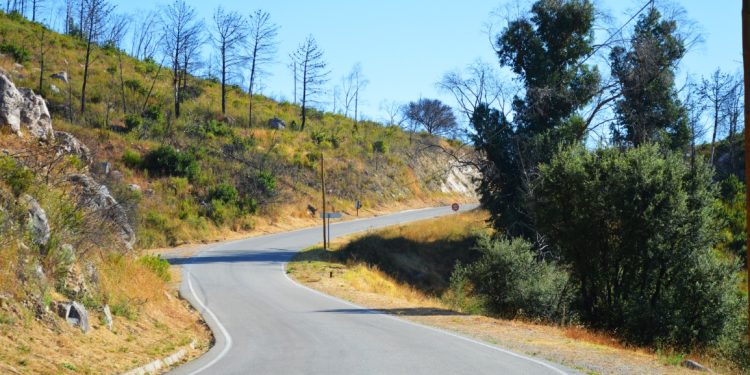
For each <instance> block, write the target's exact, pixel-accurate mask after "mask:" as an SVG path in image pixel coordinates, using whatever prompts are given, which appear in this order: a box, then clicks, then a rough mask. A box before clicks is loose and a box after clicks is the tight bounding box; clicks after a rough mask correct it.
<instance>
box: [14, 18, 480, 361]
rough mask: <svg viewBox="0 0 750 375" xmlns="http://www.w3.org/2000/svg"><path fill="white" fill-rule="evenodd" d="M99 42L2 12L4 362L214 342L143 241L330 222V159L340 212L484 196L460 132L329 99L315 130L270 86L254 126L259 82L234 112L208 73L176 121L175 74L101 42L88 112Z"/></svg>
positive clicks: (143, 356) (238, 99)
mask: <svg viewBox="0 0 750 375" xmlns="http://www.w3.org/2000/svg"><path fill="white" fill-rule="evenodd" d="M84 48H85V45H84V44H83V42H81V41H80V40H78V39H76V38H74V37H71V36H65V35H60V34H58V33H55V32H52V31H50V30H48V29H45V28H44V27H43V26H42V25H40V24H36V23H32V22H29V21H27V20H25V19H23V18H21V17H19V16H17V15H13V14H12V15H6V14H0V53H1V55H0V96H2V102H1V103H0V372H2V373H59V372H66V371H71V372H83V373H103V372H110V371H112V370H113V369H114V370H116V371H126V370H128V369H131V368H133V367H136V366H140V365H143V364H145V363H148V362H149V361H152V360H154V359H155V358H161V357H164V356H167V355H170V354H172V353H175V351H179V352H183V351H184V353H183V354H186V356H184V355H183V357H182V360H184V359H188V358H189V357H191V356H195V355H197V354H199V353H200V352H202V351H205V350H206V349H207V348H208V347H209V346H210V345H211V337H210V333H209V332H208V331H207V329H206V327H205V326H204V324H203V322H202V320H201V318H200V316H199V315H198V314H197V313H196V312H195V311H193V310H191V308H190V307H189V306H188V305H187V303H186V302H184V301H183V300H181V299H180V298H178V296H177V286H178V285H179V282H180V275H179V272H175V271H170V267H169V264H168V263H167V262H166V261H165V260H163V259H161V258H159V257H157V256H152V255H143V254H144V252H143V250H144V249H149V248H155V247H165V246H174V245H178V244H183V243H187V242H206V241H212V240H219V239H222V238H227V237H240V236H247V235H252V234H254V233H259V232H262V231H269V230H279V229H280V228H290V227H300V226H306V225H312V224H314V223H317V220H316V219H315V216H316V215H313V214H312V212H310V211H311V208H312V209H313V210H314V209H315V208H318V207H320V205H321V199H320V194H319V192H320V190H321V185H320V183H321V182H320V175H319V171H320V161H321V157H323V158H324V161H325V164H324V166H325V174H326V181H325V184H326V193H327V196H328V205H329V206H328V209H329V210H332V211H333V210H336V211H343V212H344V213H345V214H348V215H353V214H354V211H355V203H354V202H355V201H357V200H360V201H361V202H362V204H363V209H362V211H361V213H362V214H363V215H369V214H374V213H379V212H383V211H387V210H398V209H400V208H404V207H415V206H425V205H431V204H434V203H437V202H449V201H453V200H460V201H461V200H475V199H476V198H475V196H474V193H473V190H474V189H473V182H472V176H473V171H472V170H470V169H467V168H466V167H463V168H457V165H456V164H455V162H454V161H453V159H452V155H451V154H455V153H463V152H464V151H462V148H463V146H462V145H461V144H459V143H457V142H453V141H447V140H445V139H441V138H437V137H432V136H429V135H427V134H409V133H406V132H404V131H403V130H402V129H400V128H398V127H395V126H383V125H381V124H378V123H375V122H364V121H363V122H359V123H357V124H354V123H353V121H352V120H351V119H348V118H345V117H343V116H341V115H334V114H331V113H323V112H318V111H312V112H313V113H312V115H311V117H310V118H309V119H308V124H309V125H308V126H307V127H306V129H305V130H304V131H300V130H299V129H298V128H297V126H296V123H297V122H299V119H298V116H299V107H298V106H297V105H295V104H292V103H278V102H275V101H273V100H270V99H268V98H265V97H263V96H256V97H254V98H253V100H254V104H253V106H254V115H253V121H252V124H251V126H248V118H247V115H246V113H247V106H248V100H249V98H248V97H247V95H245V94H244V93H242V92H240V90H239V89H238V88H232V89H231V90H230V93H229V102H228V103H229V105H228V112H227V114H226V115H222V114H220V112H219V111H218V109H217V107H218V105H217V104H218V101H219V99H218V98H219V86H218V85H217V84H216V83H215V82H213V81H211V80H205V79H201V78H198V77H189V80H188V85H187V92H188V93H189V97H188V98H187V99H186V100H185V101H184V102H183V104H182V108H183V112H182V116H181V117H179V118H174V116H173V114H172V113H171V110H170V108H171V104H172V103H171V92H170V85H171V77H170V73H169V71H168V69H162V68H159V66H158V65H157V64H156V63H154V62H153V61H137V60H135V59H132V58H130V57H128V56H126V55H124V54H120V53H119V52H118V51H117V50H116V49H113V48H105V49H100V48H94V51H93V55H92V56H93V57H92V61H93V63H92V65H91V66H90V67H89V69H90V75H89V79H88V89H87V95H86V96H87V98H88V100H87V102H86V104H87V109H86V112H85V113H81V112H80V111H79V108H80V107H79V105H78V104H77V103H78V102H79V97H80V92H81V80H82V79H81V76H82V71H83V65H82V64H83V63H82V61H83V60H82V58H83V57H82V56H83V55H84ZM32 90H33V91H32ZM243 116H244V117H243ZM271 119H280V120H282V121H284V122H285V123H286V124H288V125H287V126H286V127H285V128H279V127H271V126H270V125H269V124H270V123H269V120H271ZM454 167H456V168H454ZM318 220H319V219H318ZM66 321H67V323H71V324H67V323H66ZM40 343H44V344H43V345H42V344H40Z"/></svg>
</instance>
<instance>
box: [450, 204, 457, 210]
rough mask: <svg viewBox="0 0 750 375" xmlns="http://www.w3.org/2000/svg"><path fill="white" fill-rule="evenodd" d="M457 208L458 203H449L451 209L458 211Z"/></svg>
mask: <svg viewBox="0 0 750 375" xmlns="http://www.w3.org/2000/svg"><path fill="white" fill-rule="evenodd" d="M458 208H459V207H458V203H453V204H452V205H451V209H452V210H453V211H458Z"/></svg>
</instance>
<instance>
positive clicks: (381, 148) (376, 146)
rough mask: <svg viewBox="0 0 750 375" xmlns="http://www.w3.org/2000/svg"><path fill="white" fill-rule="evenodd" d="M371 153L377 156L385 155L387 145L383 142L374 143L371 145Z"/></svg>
mask: <svg viewBox="0 0 750 375" xmlns="http://www.w3.org/2000/svg"><path fill="white" fill-rule="evenodd" d="M372 151H373V152H377V153H379V154H386V153H388V145H387V144H386V143H385V141H375V142H373V143H372Z"/></svg>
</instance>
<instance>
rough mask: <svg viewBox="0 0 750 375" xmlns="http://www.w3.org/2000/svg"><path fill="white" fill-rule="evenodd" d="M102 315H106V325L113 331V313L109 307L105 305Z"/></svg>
mask: <svg viewBox="0 0 750 375" xmlns="http://www.w3.org/2000/svg"><path fill="white" fill-rule="evenodd" d="M102 314H104V325H106V326H107V329H108V330H110V331H111V330H112V311H110V309H109V305H104V308H102Z"/></svg>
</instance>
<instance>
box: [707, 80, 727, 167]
mask: <svg viewBox="0 0 750 375" xmlns="http://www.w3.org/2000/svg"><path fill="white" fill-rule="evenodd" d="M733 85H734V82H733V80H732V79H731V77H730V76H729V75H728V74H725V73H722V72H721V70H720V69H716V71H715V72H713V74H711V77H710V78H709V79H706V78H703V82H702V83H701V86H700V90H699V93H700V97H701V99H702V100H703V101H705V102H706V104H707V105H708V109H709V110H710V111H711V118H712V122H713V123H712V124H711V125H712V128H713V130H712V132H711V157H710V159H709V160H710V162H711V164H712V165H713V163H714V153H715V151H716V135H717V134H718V132H719V127H720V126H723V124H724V123H725V120H726V118H727V117H726V113H725V108H726V105H725V104H724V103H725V102H726V101H727V100H728V99H729V98H730V94H731V92H732V89H733Z"/></svg>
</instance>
